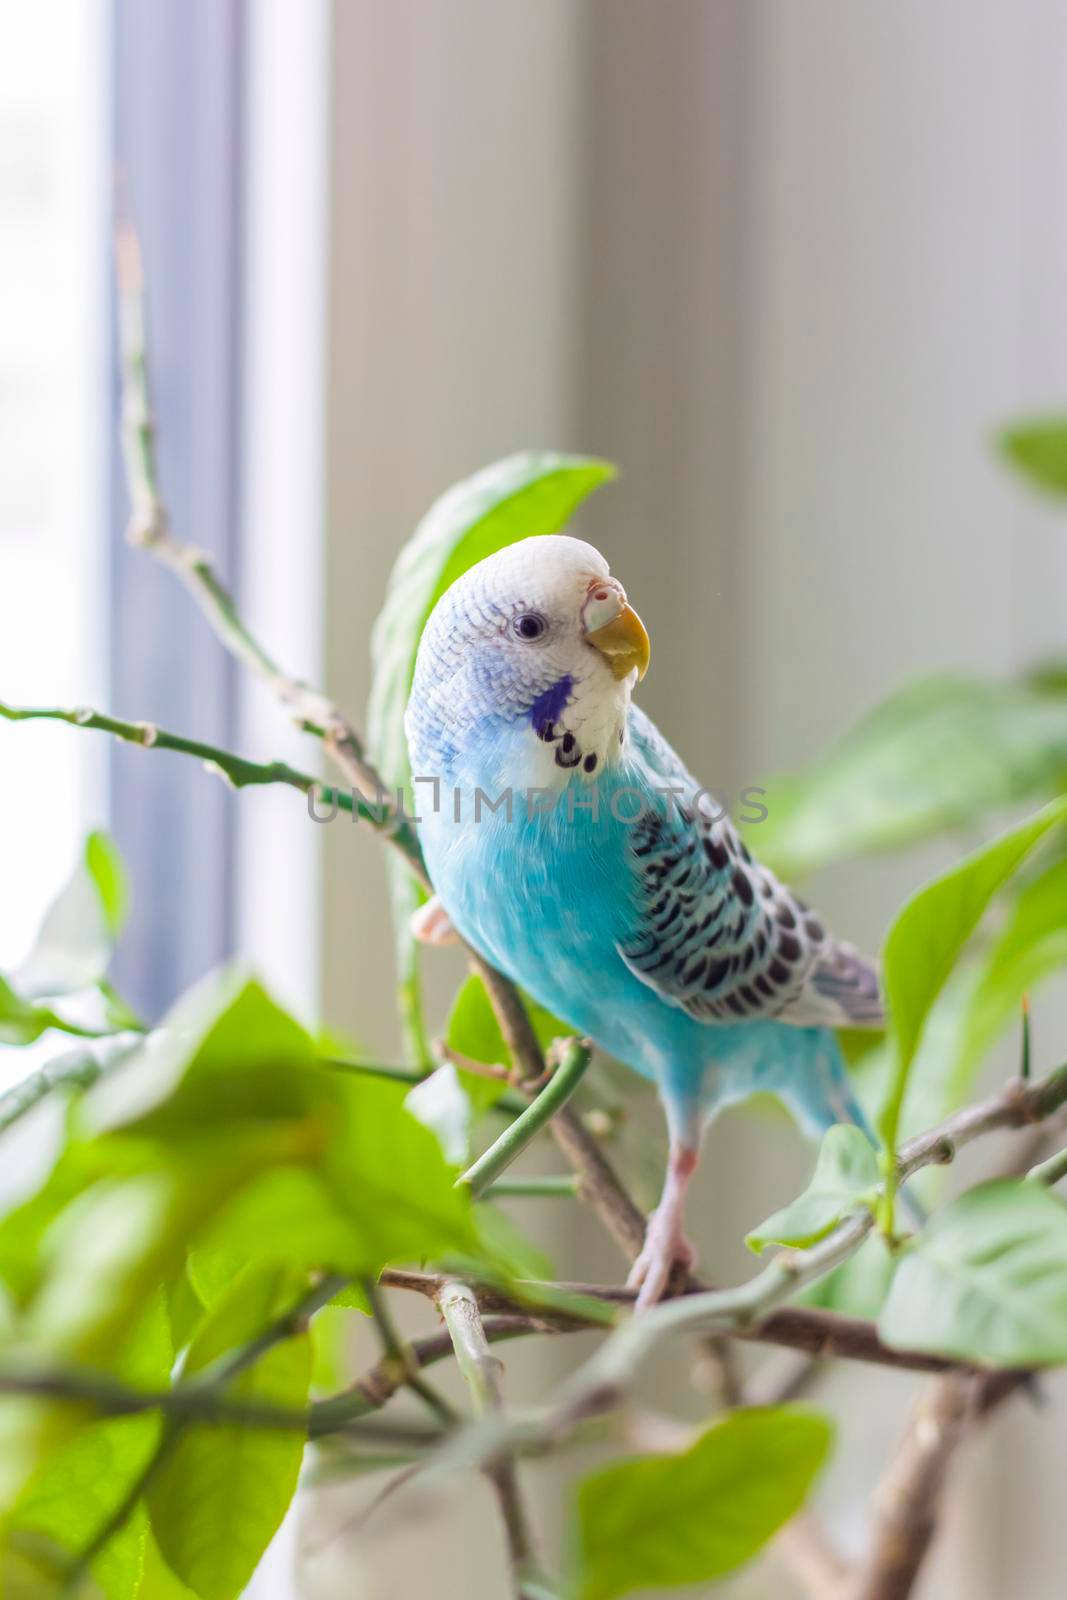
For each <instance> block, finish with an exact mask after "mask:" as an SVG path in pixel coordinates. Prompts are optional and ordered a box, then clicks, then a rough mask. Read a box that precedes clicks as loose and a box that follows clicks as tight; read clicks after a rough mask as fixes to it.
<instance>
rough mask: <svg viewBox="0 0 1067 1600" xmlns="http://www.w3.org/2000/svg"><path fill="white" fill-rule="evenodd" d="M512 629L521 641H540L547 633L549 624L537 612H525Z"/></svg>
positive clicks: (513, 624)
mask: <svg viewBox="0 0 1067 1600" xmlns="http://www.w3.org/2000/svg"><path fill="white" fill-rule="evenodd" d="M512 627H513V628H514V629H515V632H516V633H517V634H518V636H519V638H520V639H526V640H532V639H540V638H541V637H542V636H543V635H544V633H545V632H546V631H547V628H548V623H547V622H546V621H545V619H544V617H542V616H540V615H539V614H538V613H537V612H536V611H524V612H523V613H522V616H521V617H516V618H515V621H514V622H513V623H512Z"/></svg>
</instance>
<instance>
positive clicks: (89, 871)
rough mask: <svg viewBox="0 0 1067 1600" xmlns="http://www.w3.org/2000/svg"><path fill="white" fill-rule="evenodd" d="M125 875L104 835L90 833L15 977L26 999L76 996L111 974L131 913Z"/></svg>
mask: <svg viewBox="0 0 1067 1600" xmlns="http://www.w3.org/2000/svg"><path fill="white" fill-rule="evenodd" d="M126 903H127V891H126V877H125V872H124V869H123V866H122V861H121V858H120V856H119V853H118V851H117V850H116V848H115V846H114V845H113V844H112V842H111V840H110V839H109V838H108V837H107V835H106V834H104V833H91V834H90V835H89V837H88V839H87V840H86V843H85V849H84V852H83V855H82V859H81V861H80V862H79V864H78V867H77V868H76V870H75V872H74V873H73V875H72V877H71V878H70V880H69V882H68V883H67V884H66V885H65V887H64V888H63V889H62V890H61V891H60V893H59V895H58V897H57V898H56V900H55V901H54V902H53V903H52V905H51V906H50V907H49V909H48V911H47V912H46V913H45V916H44V920H43V922H42V923H41V926H40V929H39V931H38V934H37V939H36V942H35V943H34V947H33V949H32V950H31V951H30V953H29V955H28V956H27V957H26V960H25V961H24V962H23V963H22V965H21V966H20V967H19V968H18V970H17V971H16V972H15V974H14V975H13V982H14V987H15V988H16V989H17V990H18V992H19V993H20V994H21V995H23V996H25V997H26V998H27V999H31V1000H33V999H39V998H41V997H42V996H45V995H64V994H76V993H77V992H78V991H79V990H82V989H90V988H92V987H93V986H94V985H95V984H97V983H99V982H100V980H101V979H102V978H103V977H104V975H105V974H106V972H107V969H108V966H109V965H110V962H111V957H112V954H113V953H114V948H115V941H116V939H117V938H118V935H119V932H120V931H121V928H122V923H123V920H124V917H125V913H126Z"/></svg>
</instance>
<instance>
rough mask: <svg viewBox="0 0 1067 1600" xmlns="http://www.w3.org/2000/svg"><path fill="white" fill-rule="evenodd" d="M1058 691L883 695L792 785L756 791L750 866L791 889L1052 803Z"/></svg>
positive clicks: (1059, 739) (984, 689)
mask: <svg viewBox="0 0 1067 1600" xmlns="http://www.w3.org/2000/svg"><path fill="white" fill-rule="evenodd" d="M1065 773H1067V695H1065V693H1064V692H1063V687H1062V684H1055V683H1053V682H1051V681H1050V682H1047V683H1044V684H1043V683H1041V682H1038V681H1036V680H1031V681H1028V682H1022V683H997V682H993V681H989V680H984V679H977V678H974V679H972V678H961V677H945V676H938V677H934V678H926V679H922V680H920V681H919V682H917V683H913V684H909V685H908V686H907V687H906V688H904V689H902V690H900V691H899V692H898V693H896V694H894V695H892V696H891V697H890V698H889V699H888V700H886V701H884V702H883V704H882V705H880V706H879V707H878V708H877V709H876V710H874V711H872V712H871V713H870V714H869V715H868V716H867V717H865V718H864V719H863V721H862V722H860V723H859V724H858V726H857V727H855V728H854V729H853V730H852V731H851V732H849V733H847V734H846V735H845V736H844V738H843V739H841V740H839V741H838V742H837V743H836V744H835V745H834V746H832V747H831V749H829V750H828V751H827V752H826V754H825V755H823V756H822V757H821V758H820V759H819V760H817V761H816V762H815V763H814V764H813V765H812V766H811V767H810V768H809V769H808V770H807V771H806V772H805V773H804V774H803V775H797V776H792V777H780V778H775V779H772V780H771V781H770V782H769V783H768V784H767V793H766V796H765V802H766V806H767V812H768V814H767V817H766V819H765V820H764V821H763V822H760V823H758V824H755V825H754V826H752V828H751V829H750V833H749V837H750V840H751V843H752V846H753V849H755V850H756V851H757V852H758V854H759V856H760V858H761V860H764V861H766V862H767V863H768V864H769V865H771V866H774V867H775V868H776V869H777V870H778V871H779V872H780V873H781V874H782V875H783V876H784V877H787V878H798V877H803V876H804V875H806V874H808V873H810V872H812V871H814V870H815V869H816V868H818V867H821V866H824V865H826V863H827V862H830V861H838V860H841V859H843V858H845V857H848V856H853V855H858V854H860V853H862V852H864V851H871V850H885V849H891V848H898V847H899V846H901V845H905V844H909V843H912V842H913V841H915V840H917V839H924V838H928V837H930V836H932V835H936V834H940V833H945V832H947V831H949V830H951V829H956V828H959V827H960V826H962V825H964V824H967V823H971V822H974V821H975V820H976V819H979V818H982V817H984V816H987V815H988V814H990V813H991V812H994V811H1000V810H1003V809H1005V808H1006V807H1009V806H1012V805H1017V804H1020V803H1022V802H1024V801H1027V800H1040V799H1042V798H1045V797H1046V796H1049V795H1052V794H1056V793H1058V792H1060V791H1061V790H1062V789H1063V787H1064V775H1065Z"/></svg>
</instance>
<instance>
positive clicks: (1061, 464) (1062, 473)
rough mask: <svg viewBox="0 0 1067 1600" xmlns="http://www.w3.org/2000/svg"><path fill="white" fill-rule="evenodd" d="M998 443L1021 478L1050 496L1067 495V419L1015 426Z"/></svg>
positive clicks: (1042, 419) (1048, 419)
mask: <svg viewBox="0 0 1067 1600" xmlns="http://www.w3.org/2000/svg"><path fill="white" fill-rule="evenodd" d="M999 442H1000V448H1001V450H1002V451H1003V452H1004V454H1005V456H1006V457H1007V458H1008V460H1009V461H1010V462H1011V463H1012V465H1013V466H1014V467H1016V468H1017V469H1018V471H1019V472H1021V473H1022V475H1023V477H1024V478H1029V480H1030V482H1031V483H1035V484H1037V486H1038V487H1039V488H1041V489H1045V490H1047V491H1048V492H1049V493H1050V494H1055V495H1063V494H1067V417H1044V418H1041V419H1040V420H1037V421H1034V422H1020V423H1016V425H1015V426H1014V427H1011V428H1006V429H1005V430H1004V432H1003V433H1002V434H1001V435H1000V441H999Z"/></svg>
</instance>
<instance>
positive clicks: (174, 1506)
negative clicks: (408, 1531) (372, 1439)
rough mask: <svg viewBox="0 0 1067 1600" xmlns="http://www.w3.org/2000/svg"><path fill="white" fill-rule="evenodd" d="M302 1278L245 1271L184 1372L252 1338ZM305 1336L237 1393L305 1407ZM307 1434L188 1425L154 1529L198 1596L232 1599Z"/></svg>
mask: <svg viewBox="0 0 1067 1600" xmlns="http://www.w3.org/2000/svg"><path fill="white" fill-rule="evenodd" d="M302 1281H306V1280H302V1278H301V1275H300V1274H294V1273H293V1272H292V1271H290V1270H288V1269H287V1268H284V1267H276V1268H269V1269H264V1268H260V1267H255V1268H251V1269H249V1270H248V1271H247V1272H245V1273H242V1274H241V1276H240V1277H239V1278H238V1279H237V1280H236V1281H235V1283H234V1284H233V1286H232V1289H231V1291H230V1293H229V1294H227V1295H226V1296H224V1297H223V1298H222V1300H220V1301H219V1303H218V1304H217V1306H215V1307H214V1308H213V1311H212V1314H211V1316H210V1318H209V1319H208V1321H207V1322H206V1323H205V1325H204V1327H203V1328H202V1330H201V1331H200V1333H199V1334H198V1336H197V1338H196V1340H195V1341H194V1343H193V1345H192V1347H191V1348H190V1351H189V1356H188V1359H187V1361H186V1364H185V1368H184V1371H183V1377H186V1376H188V1377H192V1376H194V1375H195V1374H196V1373H197V1372H202V1371H203V1370H204V1369H205V1368H206V1367H210V1366H211V1365H212V1364H213V1363H214V1362H215V1361H217V1360H218V1359H219V1358H220V1357H222V1356H224V1355H225V1354H226V1353H227V1352H228V1351H232V1350H234V1349H236V1348H238V1347H239V1346H241V1345H243V1344H245V1343H246V1342H247V1341H248V1340H250V1339H252V1338H254V1337H255V1336H256V1335H257V1334H259V1333H260V1332H262V1330H263V1329H264V1328H266V1327H268V1326H269V1324H270V1323H271V1321H272V1320H273V1319H274V1318H275V1317H277V1316H279V1315H281V1314H282V1313H284V1312H285V1311H287V1310H288V1309H289V1307H290V1306H291V1305H293V1303H294V1302H295V1300H296V1299H297V1297H298V1295H299V1292H300V1288H301V1283H302ZM310 1377H311V1350H310V1344H309V1340H308V1336H307V1334H306V1332H305V1333H300V1334H296V1335H294V1336H293V1337H291V1338H289V1339H285V1340H283V1341H282V1342H281V1343H280V1344H276V1345H274V1346H273V1347H272V1348H271V1349H270V1350H268V1351H267V1352H266V1354H265V1355H263V1356H262V1357H261V1358H260V1359H259V1360H258V1361H257V1362H256V1363H255V1365H254V1366H252V1367H250V1368H249V1369H248V1370H247V1371H245V1372H243V1373H241V1374H240V1375H239V1376H238V1377H237V1378H236V1379H235V1380H234V1381H233V1382H232V1383H231V1384H230V1386H229V1389H228V1393H229V1394H230V1395H231V1397H232V1398H234V1399H240V1400H245V1401H256V1402H259V1403H264V1404H270V1405H277V1406H281V1407H285V1408H287V1409H292V1408H300V1407H303V1406H305V1405H306V1404H307V1397H308V1385H309V1382H310ZM303 1454H304V1439H303V1437H302V1435H301V1434H299V1433H296V1432H295V1431H291V1430H290V1431H283V1430H277V1431H274V1430H271V1429H266V1428H244V1427H236V1426H235V1427H217V1426H212V1427H206V1426H204V1427H195V1426H194V1427H191V1428H188V1429H186V1430H184V1431H183V1432H182V1434H181V1437H180V1438H179V1439H178V1442H177V1444H176V1445H175V1447H174V1448H173V1450H172V1451H171V1452H170V1454H169V1455H168V1456H167V1457H166V1459H165V1461H164V1462H163V1464H162V1466H161V1467H160V1469H159V1471H158V1472H157V1473H156V1475H155V1477H154V1478H153V1480H152V1482H151V1484H150V1485H149V1488H148V1494H147V1500H148V1509H149V1515H150V1517H151V1520H152V1531H153V1533H154V1535H155V1538H156V1540H157V1542H158V1544H159V1548H160V1550H161V1551H162V1553H163V1556H164V1557H165V1559H166V1561H167V1563H168V1565H169V1566H170V1567H171V1568H172V1569H173V1570H174V1572H175V1573H177V1575H178V1577H179V1578H180V1579H181V1580H182V1582H183V1583H185V1584H186V1585H188V1587H189V1588H190V1589H192V1590H193V1592H194V1594H197V1595H199V1596H200V1597H201V1600H235V1597H236V1596H237V1595H239V1594H240V1593H241V1591H242V1589H243V1588H244V1586H245V1584H246V1583H247V1582H248V1580H249V1578H250V1577H251V1576H252V1573H253V1572H254V1571H255V1569H256V1566H257V1565H258V1563H259V1560H260V1557H261V1556H262V1554H263V1552H264V1550H265V1549H266V1548H267V1545H268V1544H269V1543H270V1541H271V1539H272V1538H273V1537H274V1534H275V1533H276V1532H277V1530H278V1528H279V1526H280V1525H281V1521H282V1518H283V1517H284V1516H285V1513H286V1510H287V1509H288V1506H289V1502H290V1501H291V1499H292V1497H293V1494H294V1492H295V1490H296V1482H297V1477H298V1476H299V1472H300V1463H301V1461H302V1459H303Z"/></svg>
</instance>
